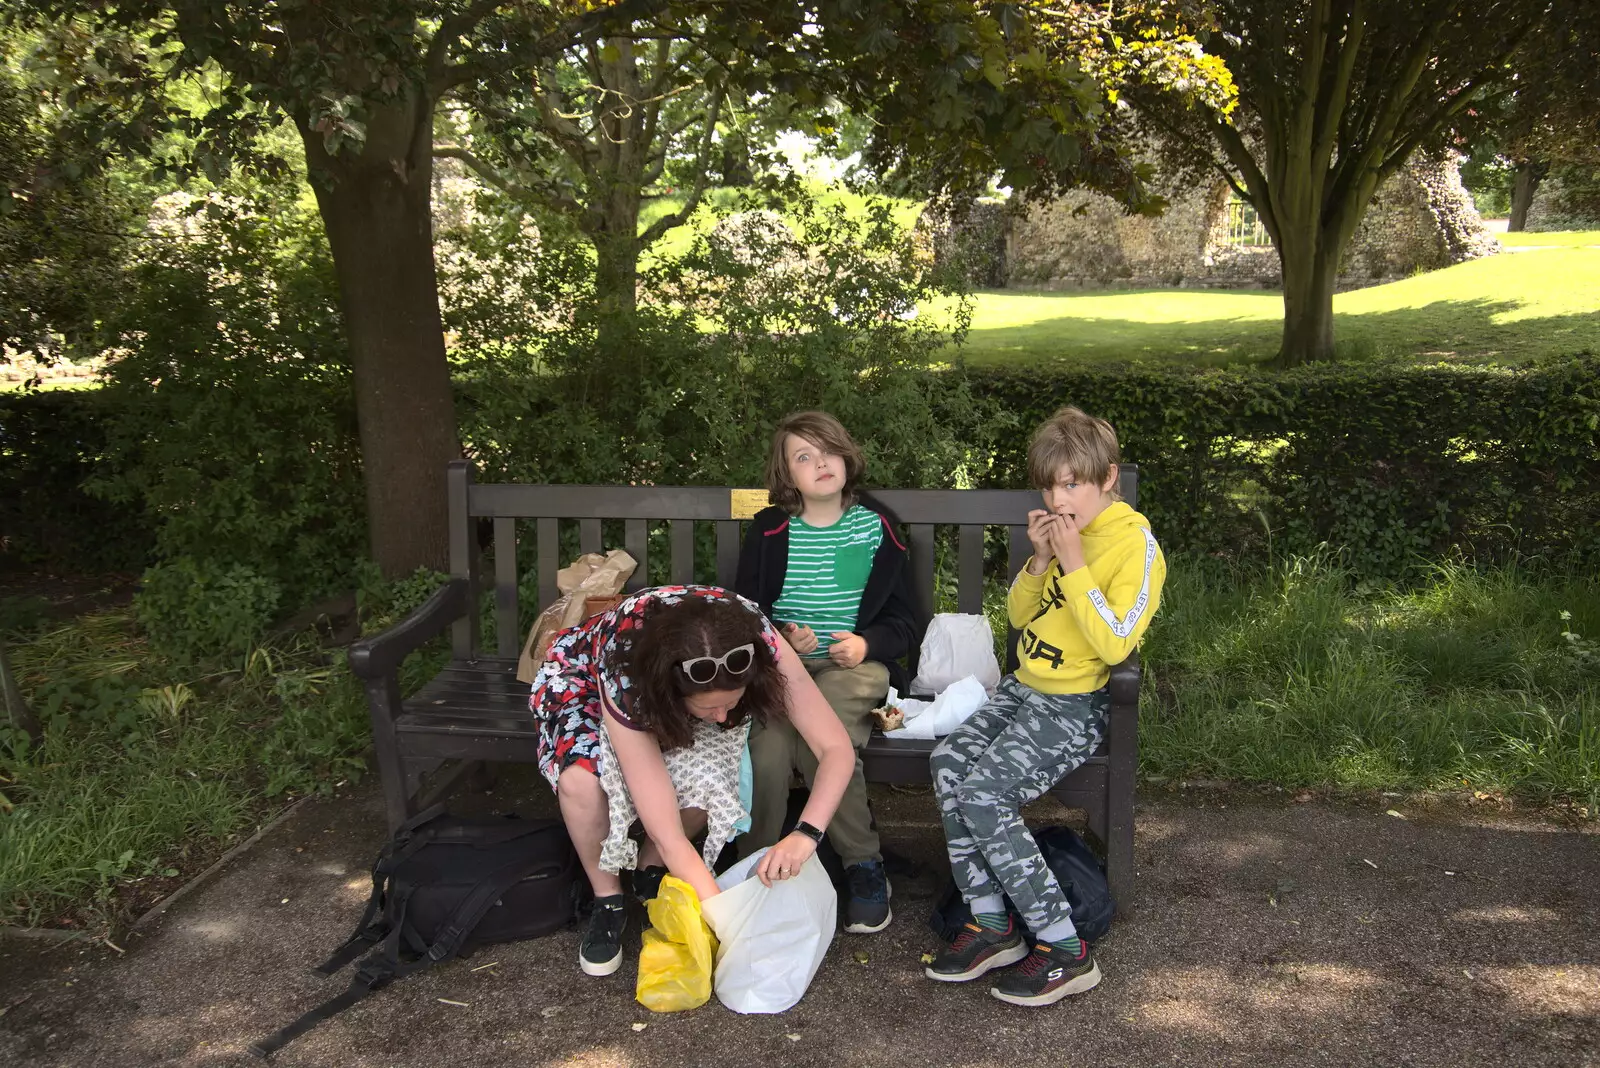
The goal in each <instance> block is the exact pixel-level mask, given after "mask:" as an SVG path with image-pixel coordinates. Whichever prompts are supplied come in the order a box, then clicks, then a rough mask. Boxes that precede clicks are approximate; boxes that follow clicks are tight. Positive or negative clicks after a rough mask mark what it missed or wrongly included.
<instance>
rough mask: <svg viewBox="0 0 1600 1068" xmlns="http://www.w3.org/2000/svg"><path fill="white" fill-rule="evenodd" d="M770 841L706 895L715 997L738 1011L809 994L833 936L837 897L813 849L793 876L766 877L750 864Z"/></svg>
mask: <svg viewBox="0 0 1600 1068" xmlns="http://www.w3.org/2000/svg"><path fill="white" fill-rule="evenodd" d="M765 852H766V850H765V849H763V850H761V852H759V853H756V854H754V855H753V856H749V857H746V858H745V859H744V860H741V861H740V862H739V863H737V864H735V865H734V866H733V867H731V868H729V869H728V870H727V871H726V872H724V873H723V874H722V877H721V878H719V879H718V880H717V886H718V887H720V888H721V890H722V893H720V894H718V895H717V896H716V897H713V898H710V899H709V900H707V901H704V902H702V903H701V906H700V910H701V914H702V915H704V916H705V919H706V923H707V924H709V925H710V926H711V930H712V933H714V934H715V935H716V936H717V942H718V943H719V945H718V947H717V969H716V972H715V974H714V975H713V983H714V985H715V988H716V991H717V998H718V1000H720V1001H721V1002H722V1003H723V1004H724V1005H726V1006H728V1008H730V1009H732V1010H733V1011H734V1012H743V1013H762V1012H782V1011H784V1010H785V1009H788V1008H790V1007H792V1006H793V1005H794V1004H795V1003H796V1002H798V1001H799V1000H800V999H801V998H802V997H804V996H805V993H806V988H807V987H809V986H810V985H811V980H812V977H814V976H815V975H816V974H817V969H818V968H820V967H821V966H822V958H823V957H825V956H827V954H828V947H829V946H830V945H832V944H833V932H834V928H835V927H837V926H838V923H839V898H838V895H837V894H836V893H835V892H834V889H833V883H832V882H830V881H829V879H828V874H827V872H825V871H824V870H823V868H822V861H820V860H818V859H817V857H816V855H815V854H813V855H812V857H811V859H810V860H808V861H806V862H805V865H804V866H803V867H802V868H801V869H800V874H799V875H796V876H795V877H793V878H792V879H784V880H782V881H781V882H775V883H773V884H772V886H771V887H770V888H769V887H766V886H763V885H761V880H760V879H757V878H756V877H755V876H754V875H753V874H752V872H754V871H755V866H756V862H757V861H758V860H760V859H761V857H762V854H764V853H765Z"/></svg>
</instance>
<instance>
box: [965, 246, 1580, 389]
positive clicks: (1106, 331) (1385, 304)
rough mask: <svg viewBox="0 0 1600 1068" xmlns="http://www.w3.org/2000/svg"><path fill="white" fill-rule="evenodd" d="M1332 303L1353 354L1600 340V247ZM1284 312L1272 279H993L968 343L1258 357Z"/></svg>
mask: <svg viewBox="0 0 1600 1068" xmlns="http://www.w3.org/2000/svg"><path fill="white" fill-rule="evenodd" d="M1513 236H1522V235H1513ZM1528 236H1537V237H1542V238H1557V237H1563V236H1566V235H1561V234H1539V235H1528ZM1552 243H1553V242H1552ZM1334 315H1335V317H1336V322H1335V325H1334V332H1335V338H1336V345H1337V347H1338V349H1339V354H1340V356H1341V357H1342V358H1345V359H1366V358H1372V357H1380V356H1383V357H1399V358H1415V359H1418V360H1462V361H1475V362H1516V361H1521V360H1525V359H1530V358H1538V357H1542V356H1546V355H1551V354H1562V353H1571V352H1576V351H1580V350H1583V349H1600V248H1581V247H1568V248H1555V249H1542V250H1537V251H1529V252H1517V253H1510V252H1505V253H1501V254H1500V255H1497V256H1491V257H1488V258H1486V259H1481V260H1473V261H1471V262H1469V263H1463V264H1458V265H1457V266H1455V267H1449V268H1446V269H1444V270H1440V271H1430V272H1428V273H1426V274H1419V275H1415V276H1413V277H1411V278H1406V279H1403V280H1401V281H1398V282H1391V283H1389V284H1387V285H1381V286H1373V287H1370V288H1368V289H1359V290H1353V291H1351V292H1348V293H1341V294H1339V295H1337V296H1336V297H1335V298H1334ZM1282 317H1283V298H1282V297H1281V295H1279V294H1278V293H1276V292H1272V291H1267V290H1193V289H1177V290H1173V289H1167V290H1127V291H1096V292H1069V293H1053V292H1019V291H1015V290H998V291H987V292H983V293H979V294H978V295H977V302H976V307H975V309H974V314H973V320H972V331H971V333H970V335H969V336H968V339H967V344H966V347H965V355H966V358H967V360H968V361H969V362H971V363H974V364H1004V363H1012V362H1028V361H1039V360H1051V359H1064V360H1070V361H1073V362H1079V363H1081V362H1104V361H1119V360H1132V359H1147V360H1161V361H1181V362H1184V363H1193V364H1201V365H1213V366H1215V365H1229V364H1248V363H1254V362H1259V361H1262V360H1265V359H1268V358H1270V357H1271V356H1272V355H1273V353H1274V352H1275V350H1276V348H1277V344H1278V340H1279V335H1280V331H1281V329H1282Z"/></svg>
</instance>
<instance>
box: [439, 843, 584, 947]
mask: <svg viewBox="0 0 1600 1068" xmlns="http://www.w3.org/2000/svg"><path fill="white" fill-rule="evenodd" d="M563 867H564V865H563V864H562V863H561V862H560V861H555V860H552V861H546V862H545V863H543V864H540V865H539V866H538V867H536V868H534V869H532V870H531V871H530V870H529V869H528V862H527V860H526V859H520V860H515V861H512V862H511V863H510V864H506V865H504V866H503V867H501V868H500V869H499V870H497V871H496V872H495V873H494V874H493V875H490V876H489V877H488V878H487V879H484V880H483V881H482V882H480V883H478V885H477V886H475V887H473V888H472V893H470V894H468V895H467V896H466V898H464V899H463V900H462V902H461V904H460V905H458V906H456V911H455V912H454V913H453V914H452V915H451V917H450V919H449V920H448V921H447V922H446V923H445V925H444V927H443V928H442V929H441V930H440V932H439V936H438V937H437V938H436V939H434V943H433V945H431V946H429V947H428V951H427V952H428V956H427V959H428V960H430V961H434V962H440V961H447V960H449V959H450V958H451V957H454V956H455V955H456V954H457V953H459V952H460V951H461V947H462V945H463V944H464V943H465V942H466V940H467V936H468V935H470V934H471V933H472V932H473V930H474V929H475V928H476V927H477V926H478V924H479V922H480V921H482V919H483V916H484V913H486V912H488V911H489V910H490V909H491V908H493V907H494V903H495V902H496V901H498V900H499V899H500V898H501V897H502V896H504V894H505V892H506V891H507V890H510V889H511V888H512V887H513V886H515V885H517V883H519V882H521V881H522V880H524V879H532V878H535V877H538V876H543V875H555V874H559V873H560V872H561V870H562V868H563Z"/></svg>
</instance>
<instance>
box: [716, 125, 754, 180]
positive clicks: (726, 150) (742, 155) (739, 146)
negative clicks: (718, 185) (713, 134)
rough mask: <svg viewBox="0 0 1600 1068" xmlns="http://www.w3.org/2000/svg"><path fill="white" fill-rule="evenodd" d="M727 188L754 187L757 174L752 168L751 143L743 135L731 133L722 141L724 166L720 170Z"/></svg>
mask: <svg viewBox="0 0 1600 1068" xmlns="http://www.w3.org/2000/svg"><path fill="white" fill-rule="evenodd" d="M718 169H719V170H720V171H721V174H722V184H723V185H725V186H746V185H754V184H755V180H756V173H755V170H754V169H753V168H751V166H750V142H748V141H747V140H745V136H744V134H742V133H730V134H729V135H728V136H727V137H725V138H724V139H723V141H722V166H721V167H719V168H718Z"/></svg>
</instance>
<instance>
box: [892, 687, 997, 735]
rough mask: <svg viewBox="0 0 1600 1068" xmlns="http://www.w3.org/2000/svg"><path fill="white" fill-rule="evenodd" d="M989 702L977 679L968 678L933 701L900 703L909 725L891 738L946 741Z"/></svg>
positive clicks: (947, 688)
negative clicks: (939, 739) (945, 738)
mask: <svg viewBox="0 0 1600 1068" xmlns="http://www.w3.org/2000/svg"><path fill="white" fill-rule="evenodd" d="M987 700H989V695H988V694H987V693H985V692H984V690H983V686H982V685H980V684H979V682H978V680H977V678H975V677H974V676H972V675H968V676H967V677H966V678H964V679H961V680H959V681H957V682H954V683H952V684H951V685H949V686H946V687H945V688H944V692H943V693H941V694H940V695H939V696H938V697H935V698H934V699H933V700H932V701H910V700H907V701H901V702H900V703H899V704H898V706H897V707H898V708H899V709H900V711H902V712H904V713H905V716H906V725H905V726H904V727H902V728H900V729H899V730H897V731H895V732H894V734H892V735H891V736H890V737H893V738H943V737H944V736H945V735H947V734H949V733H950V732H951V731H953V730H955V729H956V728H957V727H959V726H961V725H962V724H963V723H965V722H966V721H967V717H969V716H971V715H972V714H973V713H974V712H976V711H977V710H978V709H980V708H982V707H983V704H984V702H985V701H987Z"/></svg>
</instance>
